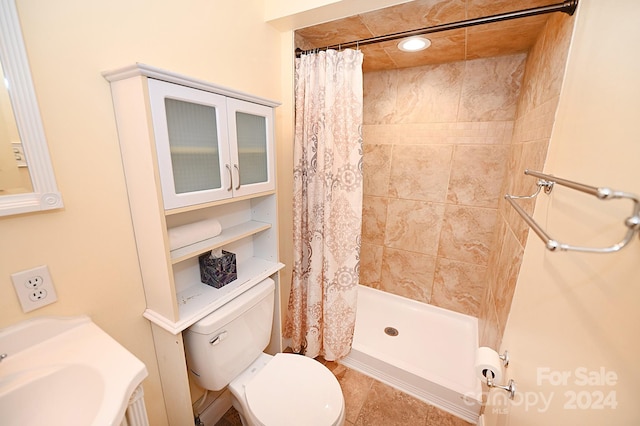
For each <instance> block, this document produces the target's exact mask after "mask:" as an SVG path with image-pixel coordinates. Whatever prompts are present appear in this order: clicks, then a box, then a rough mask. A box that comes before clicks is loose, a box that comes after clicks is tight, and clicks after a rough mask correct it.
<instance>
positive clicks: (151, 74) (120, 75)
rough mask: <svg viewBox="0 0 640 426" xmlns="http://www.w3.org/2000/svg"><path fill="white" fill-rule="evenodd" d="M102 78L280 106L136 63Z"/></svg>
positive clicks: (246, 94) (274, 102)
mask: <svg viewBox="0 0 640 426" xmlns="http://www.w3.org/2000/svg"><path fill="white" fill-rule="evenodd" d="M102 76H103V77H104V78H105V79H106V80H107V81H109V82H110V83H112V82H114V81H118V80H124V79H127V78H131V77H136V76H145V77H148V78H155V79H157V80H162V81H168V82H170V83H175V84H180V85H183V86H188V87H193V88H196V89H200V90H205V91H207V92H212V93H217V94H219V95H224V96H228V97H231V98H236V99H241V100H244V101H248V102H254V103H257V104H261V105H266V106H269V107H277V106H279V105H280V104H281V103H280V102H277V101H274V100H271V99H266V98H262V97H259V96H254V95H251V94H249V93H245V92H241V91H238V90H235V89H231V88H228V87H224V86H220V85H217V84H213V83H209V82H207V81H204V80H200V79H197V78H192V77H188V76H185V75H182V74H178V73H175V72H172V71H167V70H163V69H161V68H156V67H153V66H151V65H146V64H141V63H139V62H136V63H135V64H133V65H129V66H126V67H123V68H117V69H114V70H110V71H105V72H103V73H102Z"/></svg>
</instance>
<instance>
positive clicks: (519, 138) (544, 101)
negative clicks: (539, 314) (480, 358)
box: [478, 14, 573, 349]
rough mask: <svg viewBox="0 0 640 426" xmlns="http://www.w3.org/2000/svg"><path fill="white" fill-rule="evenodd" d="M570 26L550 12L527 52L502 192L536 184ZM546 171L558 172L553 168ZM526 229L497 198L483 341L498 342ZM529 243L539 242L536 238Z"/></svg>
mask: <svg viewBox="0 0 640 426" xmlns="http://www.w3.org/2000/svg"><path fill="white" fill-rule="evenodd" d="M572 30H573V18H572V17H570V16H568V15H565V14H554V15H552V16H551V17H550V18H549V20H548V21H547V24H546V26H545V29H544V31H543V32H542V34H541V35H540V37H539V38H538V40H537V41H536V44H535V45H534V46H533V47H532V48H531V50H530V51H529V57H528V59H527V65H526V70H525V76H524V82H523V85H522V89H521V92H522V93H521V95H520V98H519V101H518V108H517V114H516V122H515V128H514V132H513V139H512V141H511V144H510V146H509V157H508V168H507V175H506V179H505V181H504V187H503V190H502V192H503V193H509V194H515V195H529V194H532V193H533V192H534V191H535V189H536V185H535V184H536V182H537V179H536V178H533V177H530V176H526V175H524V173H523V172H524V170H525V169H531V170H538V171H543V168H544V162H545V158H546V155H547V148H548V145H549V139H550V137H551V131H552V129H553V124H554V120H555V113H556V109H557V106H558V99H559V96H560V89H561V87H562V78H563V76H564V69H565V64H566V60H567V53H568V50H569V44H570V41H571V32H572ZM546 172H547V173H551V174H557V175H560V176H561V175H562V173H561V171H556V170H548V171H546ZM543 196H544V195H543ZM519 204H520V205H521V206H523V207H524V208H525V210H526V211H527V212H528V213H529V214H532V212H533V206H534V203H533V201H527V200H519ZM528 232H529V228H528V226H527V225H526V224H525V222H524V221H523V220H522V218H521V217H520V216H519V215H518V214H517V213H516V212H515V210H514V209H513V208H512V207H511V206H510V205H509V204H508V203H506V202H505V201H504V199H502V198H501V200H500V205H499V209H498V223H497V231H496V234H495V238H496V240H495V241H494V244H493V246H492V247H493V248H494V249H493V251H492V252H491V254H490V256H489V263H488V271H487V280H486V282H487V285H486V288H485V292H484V295H483V297H482V303H481V307H480V314H479V315H478V319H479V329H480V330H479V331H480V333H479V339H480V345H481V346H490V347H493V348H495V349H498V348H499V347H500V343H501V341H502V335H503V333H504V329H505V325H506V322H507V318H508V316H509V309H510V308H511V299H512V297H513V294H514V292H515V287H516V281H517V278H518V272H519V271H520V264H521V262H522V256H523V253H524V247H525V244H526V240H527V235H528ZM532 243H534V244H543V243H542V242H541V241H538V240H537V239H536V240H534V241H533V242H532ZM532 320H535V318H532Z"/></svg>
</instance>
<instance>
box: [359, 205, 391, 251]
mask: <svg viewBox="0 0 640 426" xmlns="http://www.w3.org/2000/svg"><path fill="white" fill-rule="evenodd" d="M388 203H389V199H388V198H383V197H371V196H368V195H365V196H364V197H363V198H362V241H363V242H365V243H370V244H378V245H382V244H384V235H385V227H386V224H387V205H388Z"/></svg>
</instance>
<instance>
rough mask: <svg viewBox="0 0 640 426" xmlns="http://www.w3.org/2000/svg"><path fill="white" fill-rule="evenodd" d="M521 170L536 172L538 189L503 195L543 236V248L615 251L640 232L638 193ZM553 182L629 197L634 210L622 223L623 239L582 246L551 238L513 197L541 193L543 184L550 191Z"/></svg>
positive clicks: (613, 196) (606, 197)
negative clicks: (606, 243) (608, 243)
mask: <svg viewBox="0 0 640 426" xmlns="http://www.w3.org/2000/svg"><path fill="white" fill-rule="evenodd" d="M524 174H525V175H530V176H535V177H537V178H539V179H540V180H539V181H538V182H537V184H536V185H537V186H538V190H537V191H536V192H535V194H533V195H528V196H516V195H509V194H506V195H505V196H504V198H505V200H507V201H508V202H509V204H511V206H512V207H513V208H514V209H515V211H516V212H517V213H518V214H519V215H520V216H522V219H524V221H525V222H526V223H527V225H529V226H530V227H531V229H532V230H533V231H534V232H535V233H536V235H537V236H538V237H539V238H540V239H541V240H542V242H544V243H545V246H546V248H547V249H549V250H550V251H556V250H560V251H580V252H587V253H614V252H617V251H619V250H621V249H622V248H623V247H624V246H626V245H627V244H629V242H631V240H632V239H633V236H634V235H635V234H636V233H639V234H640V197H638V196H637V195H636V194H632V193H630V192H623V191H616V190H613V189H611V188H606V187H595V186H590V185H585V184H582V183H578V182H573V181H570V180H567V179H562V178H559V177H555V176H552V175H547V174H544V173H540V172H536V171H533V170H525V171H524ZM556 183H557V184H558V185H562V186H566V187H568V188H571V189H575V190H577V191H580V192H584V193H587V194H591V195H593V196H595V197H597V198H599V199H601V200H613V199H620V198H624V199H629V200H631V201H632V202H633V211H632V213H631V216H630V217H628V218H627V219H626V220H625V222H624V224H625V226H626V227H627V228H629V229H628V230H627V233H626V235H625V236H624V238H623V239H622V241H620V242H619V243H617V244H614V245H612V246H609V247H604V248H594V247H581V246H573V245H570V244H564V243H561V242H559V241H558V240H555V239H553V238H551V236H550V235H549V234H548V233H547V232H546V231H545V230H544V229H542V227H541V226H540V225H538V222H536V221H535V220H534V219H533V218H532V217H531V216H530V215H529V214H528V213H527V212H526V211H524V209H523V208H522V207H520V206H519V205H518V203H516V202H515V201H514V200H515V199H519V198H534V197H536V196H537V195H538V194H539V193H540V189H541V188H542V187H543V186H544V187H545V193H547V194H548V193H549V192H551V189H552V188H553V184H556Z"/></svg>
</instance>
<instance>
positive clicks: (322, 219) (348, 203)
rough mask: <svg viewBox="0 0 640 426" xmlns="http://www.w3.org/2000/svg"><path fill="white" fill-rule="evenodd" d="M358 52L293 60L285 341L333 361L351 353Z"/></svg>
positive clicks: (357, 221)
mask: <svg viewBox="0 0 640 426" xmlns="http://www.w3.org/2000/svg"><path fill="white" fill-rule="evenodd" d="M362 58H363V56H362V52H360V51H357V50H350V49H349V50H344V51H340V52H338V51H335V50H327V51H323V52H319V53H314V54H307V55H302V56H301V57H300V58H299V59H296V67H295V69H296V74H295V82H296V83H295V85H296V87H295V108H296V119H295V140H294V171H293V172H294V195H293V234H294V235H293V246H294V262H293V278H292V283H291V293H290V295H289V306H288V313H289V315H288V316H287V322H286V325H285V333H284V334H285V337H287V338H290V339H291V342H290V345H291V348H292V349H293V350H294V352H297V353H304V354H305V355H307V356H309V357H316V356H318V355H322V356H323V357H324V358H325V359H326V360H329V361H333V360H337V359H340V358H342V357H344V356H346V355H347V354H348V353H349V351H350V350H351V342H352V340H353V330H354V327H355V318H356V316H355V315H356V298H357V284H358V274H359V265H360V231H361V226H362V225H361V222H362V133H361V132H362Z"/></svg>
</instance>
